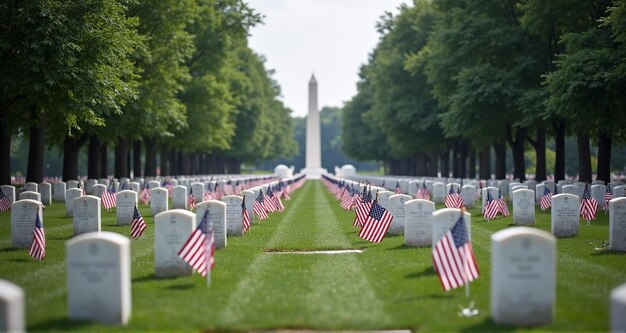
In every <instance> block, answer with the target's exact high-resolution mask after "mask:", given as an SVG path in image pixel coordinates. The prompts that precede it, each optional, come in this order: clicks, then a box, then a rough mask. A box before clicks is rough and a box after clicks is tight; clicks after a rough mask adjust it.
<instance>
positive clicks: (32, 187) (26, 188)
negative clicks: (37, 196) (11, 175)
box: [24, 182, 38, 192]
mask: <svg viewBox="0 0 626 333" xmlns="http://www.w3.org/2000/svg"><path fill="white" fill-rule="evenodd" d="M37 187H38V186H37V183H33V182H28V183H26V184H24V191H31V192H37Z"/></svg>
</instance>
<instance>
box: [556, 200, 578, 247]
mask: <svg viewBox="0 0 626 333" xmlns="http://www.w3.org/2000/svg"><path fill="white" fill-rule="evenodd" d="M551 211H552V212H551V219H550V220H551V224H552V234H553V235H554V236H556V237H559V238H562V237H575V236H578V230H579V228H580V217H579V215H580V214H579V213H580V203H579V201H578V196H576V195H574V194H569V193H561V194H557V195H553V196H552V209H551Z"/></svg>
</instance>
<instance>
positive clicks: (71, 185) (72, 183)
mask: <svg viewBox="0 0 626 333" xmlns="http://www.w3.org/2000/svg"><path fill="white" fill-rule="evenodd" d="M78 184H79V182H78V180H68V181H67V189H68V190H69V189H71V188H78Z"/></svg>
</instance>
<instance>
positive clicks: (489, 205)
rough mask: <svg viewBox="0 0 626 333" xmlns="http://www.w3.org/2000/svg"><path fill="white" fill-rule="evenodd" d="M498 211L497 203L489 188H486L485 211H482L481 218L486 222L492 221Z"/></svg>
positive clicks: (498, 205)
mask: <svg viewBox="0 0 626 333" xmlns="http://www.w3.org/2000/svg"><path fill="white" fill-rule="evenodd" d="M499 211H500V204H499V201H496V200H494V198H493V196H492V195H491V192H490V191H489V188H487V200H485V209H484V210H483V217H484V218H486V219H487V220H493V219H495V218H496V216H497V215H498V212H499Z"/></svg>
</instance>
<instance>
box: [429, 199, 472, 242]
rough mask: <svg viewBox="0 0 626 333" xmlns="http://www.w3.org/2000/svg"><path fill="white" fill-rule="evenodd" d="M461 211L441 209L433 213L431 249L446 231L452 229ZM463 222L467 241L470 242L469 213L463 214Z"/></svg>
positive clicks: (470, 225) (470, 222)
mask: <svg viewBox="0 0 626 333" xmlns="http://www.w3.org/2000/svg"><path fill="white" fill-rule="evenodd" d="M460 214H461V210H460V209H458V208H443V209H439V210H436V211H435V212H434V213H433V228H432V233H433V234H432V244H431V246H432V247H435V244H437V242H438V241H439V240H440V239H441V238H443V236H445V235H446V233H447V232H448V230H450V229H452V227H453V226H454V224H455V223H456V221H458V220H459V216H460ZM463 222H465V227H466V228H467V239H468V240H470V241H471V240H472V236H471V234H472V217H471V215H470V213H468V212H465V213H463Z"/></svg>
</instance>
